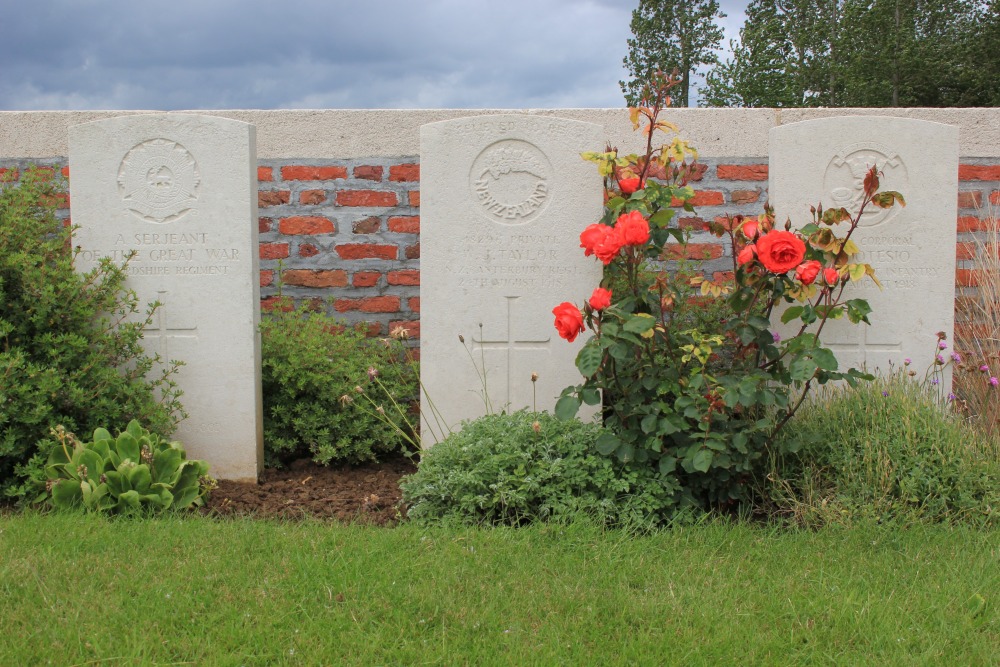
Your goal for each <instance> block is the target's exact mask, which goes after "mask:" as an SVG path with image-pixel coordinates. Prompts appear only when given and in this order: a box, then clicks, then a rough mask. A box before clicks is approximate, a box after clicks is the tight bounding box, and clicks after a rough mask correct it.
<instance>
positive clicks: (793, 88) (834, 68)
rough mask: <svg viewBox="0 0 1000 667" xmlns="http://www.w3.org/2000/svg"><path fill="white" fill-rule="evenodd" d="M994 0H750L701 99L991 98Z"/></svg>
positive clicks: (869, 103) (794, 102) (927, 102)
mask: <svg viewBox="0 0 1000 667" xmlns="http://www.w3.org/2000/svg"><path fill="white" fill-rule="evenodd" d="M998 11H1000V2H998V1H997V0H751V2H750V4H749V5H748V6H747V10H746V14H747V21H746V23H745V25H744V26H743V28H742V29H741V30H740V42H739V43H738V44H737V43H731V45H732V48H733V55H732V57H731V58H730V59H728V60H727V61H726V62H725V63H721V64H720V65H719V66H718V67H716V68H715V69H714V70H713V71H712V72H710V73H709V74H708V76H707V82H708V85H707V88H706V91H705V95H704V97H705V101H706V103H707V104H708V105H710V106H744V107H800V106H832V107H847V106H856V107H892V106H905V107H912V106H929V107H945V106H990V105H994V104H998V103H1000V87H998V85H997V84H998V83H1000V81H998V72H1000V66H998V55H997V53H998V51H997V48H996V45H997V44H998V43H1000V27H998V24H1000V18H998Z"/></svg>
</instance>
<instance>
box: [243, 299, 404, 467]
mask: <svg viewBox="0 0 1000 667" xmlns="http://www.w3.org/2000/svg"><path fill="white" fill-rule="evenodd" d="M260 329H261V368H262V380H263V392H264V453H265V461H266V463H267V465H270V466H275V465H277V466H280V465H282V464H283V463H285V462H288V461H290V460H293V459H296V458H301V457H305V456H310V457H312V459H313V460H314V461H315V462H317V463H319V464H322V465H328V464H330V463H331V462H347V463H358V462H362V461H371V460H375V459H376V458H377V457H378V455H379V454H384V453H387V452H391V451H395V450H398V449H400V447H401V446H403V445H404V443H405V441H406V439H405V438H404V437H403V434H402V433H401V432H400V430H399V429H398V428H396V427H395V426H393V423H392V422H391V420H390V419H387V418H386V415H385V414H384V412H386V411H388V412H390V413H391V409H390V408H383V412H382V413H380V412H378V409H379V408H380V407H382V406H380V405H378V404H377V403H376V404H375V405H374V406H372V404H371V403H370V402H369V401H367V400H363V398H364V397H363V396H362V394H363V393H364V394H366V395H367V396H375V397H382V398H384V399H385V400H386V401H390V400H391V399H389V397H390V396H391V397H393V399H395V400H398V401H402V404H403V405H408V403H409V397H413V398H414V399H415V398H416V396H417V389H416V386H417V384H416V383H417V380H416V373H415V368H414V367H413V365H411V364H409V363H406V357H405V355H406V350H405V348H404V347H403V345H402V343H401V342H400V341H398V340H396V339H393V338H381V339H379V338H375V339H373V338H369V337H368V336H367V335H366V332H365V330H364V328H363V326H362V325H358V326H356V327H350V326H347V325H345V324H344V323H343V322H340V321H338V320H337V319H336V318H334V317H333V316H331V315H329V314H327V313H326V312H325V311H323V310H319V309H316V308H315V307H314V306H313V304H310V303H302V304H300V305H299V306H298V307H293V305H292V302H291V300H290V299H287V298H285V299H283V300H280V301H279V302H278V304H277V306H276V307H275V308H274V309H273V310H272V311H271V313H270V314H269V315H268V316H267V317H265V318H264V319H263V321H262V322H261V327H260ZM376 400H377V398H376ZM390 407H391V406H390Z"/></svg>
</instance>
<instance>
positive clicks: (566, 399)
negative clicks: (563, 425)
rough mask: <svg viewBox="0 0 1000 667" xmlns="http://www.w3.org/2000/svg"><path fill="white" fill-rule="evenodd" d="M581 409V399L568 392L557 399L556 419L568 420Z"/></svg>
mask: <svg viewBox="0 0 1000 667" xmlns="http://www.w3.org/2000/svg"><path fill="white" fill-rule="evenodd" d="M579 410H580V399H579V398H577V397H576V396H573V395H572V394H566V395H565V396H562V397H560V398H559V400H558V401H556V419H560V420H562V421H566V420H569V419H573V418H574V417H576V413H577V412H578V411H579Z"/></svg>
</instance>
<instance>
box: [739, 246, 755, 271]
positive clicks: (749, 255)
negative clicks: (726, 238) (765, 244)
mask: <svg viewBox="0 0 1000 667" xmlns="http://www.w3.org/2000/svg"><path fill="white" fill-rule="evenodd" d="M756 253H757V248H756V247H755V246H753V245H748V246H746V247H744V248H743V250H740V254H738V255H737V256H736V262H737V263H738V264H739V265H740V266H743V265H744V264H746V263H747V262H752V261H753V256H754V255H755V254H756Z"/></svg>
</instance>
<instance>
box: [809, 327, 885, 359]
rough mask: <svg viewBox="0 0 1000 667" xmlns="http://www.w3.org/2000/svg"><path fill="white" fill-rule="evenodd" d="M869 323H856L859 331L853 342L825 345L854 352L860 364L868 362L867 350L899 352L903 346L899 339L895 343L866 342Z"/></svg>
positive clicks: (837, 349) (837, 350)
mask: <svg viewBox="0 0 1000 667" xmlns="http://www.w3.org/2000/svg"><path fill="white" fill-rule="evenodd" d="M870 327H871V325H867V326H866V325H858V328H859V329H860V332H859V333H858V336H857V339H856V342H854V343H826V346H827V347H828V348H830V349H831V350H833V351H834V352H841V351H843V352H855V353H856V354H857V355H858V361H860V362H861V363H862V364H867V363H868V352H869V351H872V352H875V351H884V352H900V351H902V349H903V347H902V345H901V343H900V342H899V341H896V342H895V343H869V342H868V330H869V328H870Z"/></svg>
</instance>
